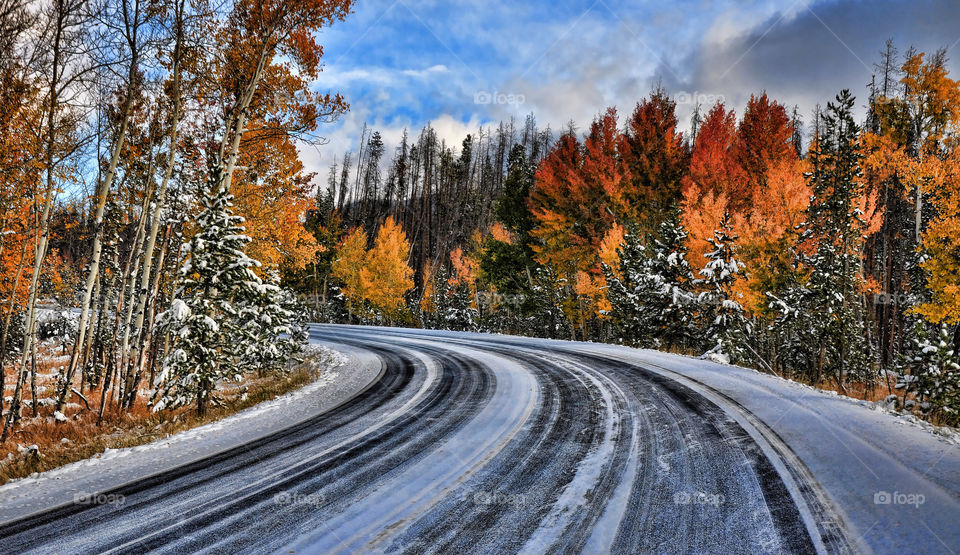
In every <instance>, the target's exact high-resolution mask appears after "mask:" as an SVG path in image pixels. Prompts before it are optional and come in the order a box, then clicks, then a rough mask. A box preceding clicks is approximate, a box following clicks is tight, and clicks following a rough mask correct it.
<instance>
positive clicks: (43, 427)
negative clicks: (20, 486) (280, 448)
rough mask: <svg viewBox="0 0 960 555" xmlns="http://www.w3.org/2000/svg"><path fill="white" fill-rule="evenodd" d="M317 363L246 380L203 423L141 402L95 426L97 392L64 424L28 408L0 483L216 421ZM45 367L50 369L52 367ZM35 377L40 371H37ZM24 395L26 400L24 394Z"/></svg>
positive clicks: (311, 372)
mask: <svg viewBox="0 0 960 555" xmlns="http://www.w3.org/2000/svg"><path fill="white" fill-rule="evenodd" d="M320 364H321V362H320V360H319V357H317V356H313V357H310V358H308V359H307V360H306V361H305V362H304V363H302V364H300V365H299V366H298V367H297V368H296V369H294V370H293V371H292V372H290V373H289V374H287V375H271V376H267V377H264V378H251V379H249V380H245V381H244V382H242V383H240V384H235V385H234V386H232V387H229V388H226V389H225V390H224V391H221V392H220V395H221V397H222V399H223V404H222V405H221V406H215V407H210V408H209V409H208V410H207V414H206V415H205V416H204V417H203V418H201V417H198V416H197V414H196V410H194V409H193V408H186V407H185V408H182V409H178V410H173V411H162V412H159V413H154V412H151V411H150V409H149V408H148V407H146V404H145V403H144V402H143V400H142V399H141V400H139V402H138V403H137V404H136V405H135V406H134V408H133V409H132V410H130V411H123V410H117V409H115V408H113V409H108V410H107V411H105V412H104V415H103V422H102V423H101V425H99V426H98V425H97V408H98V407H99V405H100V396H99V392H92V393H91V394H90V395H87V396H86V397H87V400H88V401H89V403H90V407H91V408H92V409H93V410H87V408H86V406H85V405H84V404H83V403H82V401H79V400H75V401H79V402H80V404H79V405H77V404H75V403H71V405H70V406H69V407H68V408H67V409H66V410H65V411H64V414H65V416H66V417H67V418H68V419H69V420H68V421H67V422H60V423H58V422H56V421H55V420H54V418H53V407H52V406H40V407H39V408H38V416H37V417H33V410H32V408H30V407H29V405H27V406H25V408H24V410H23V415H24V418H23V420H22V422H21V426H19V427H18V429H17V430H16V432H15V433H14V434H12V435H11V437H10V438H9V439H8V440H7V442H6V443H5V444H2V445H0V461H2V462H0V484H5V483H6V482H7V481H9V480H11V479H15V478H24V477H27V476H30V475H31V474H33V473H35V472H43V471H46V470H51V469H53V468H57V467H60V466H63V465H66V464H70V463H72V462H77V461H81V460H84V459H88V458H91V457H94V456H97V455H98V454H100V453H103V452H104V451H105V450H106V449H120V448H124V447H135V446H137V445H144V444H146V443H150V442H152V441H156V440H159V439H163V438H164V437H167V436H169V435H171V434H175V433H177V432H181V431H184V430H188V429H190V428H195V427H197V426H201V425H203V424H207V423H209V422H214V421H216V420H220V419H222V418H224V417H227V416H230V415H231V414H235V413H237V412H239V411H242V410H244V409H246V408H249V407H252V406H254V405H257V404H259V403H262V402H264V401H269V400H271V399H275V398H276V397H278V396H280V395H283V394H285V393H289V392H291V391H294V390H296V389H299V388H301V387H303V386H304V385H307V384H308V383H310V382H311V381H313V380H314V379H316V378H317V377H318V374H319V369H320ZM45 366H50V367H51V368H52V367H55V366H56V364H55V363H53V364H50V365H45ZM38 374H41V372H39V371H38ZM7 383H9V379H8V382H7ZM244 387H245V388H246V395H245V396H244V395H243V392H244V389H243V388H244ZM11 393H12V392H8V393H7V395H10V394H11ZM24 393H25V397H27V398H29V389H27V390H26V391H25V392H24ZM47 394H48V395H51V396H52V388H49V387H48V388H47ZM44 396H45V395H44V394H43V393H41V391H40V387H39V384H38V397H39V398H41V399H43V398H44ZM64 440H66V441H64ZM30 445H36V446H37V448H38V451H39V453H21V452H20V447H21V446H30Z"/></svg>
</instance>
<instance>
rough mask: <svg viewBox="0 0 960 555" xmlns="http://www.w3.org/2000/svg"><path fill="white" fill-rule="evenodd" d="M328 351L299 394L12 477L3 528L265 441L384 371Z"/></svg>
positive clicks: (352, 355) (364, 359) (342, 348)
mask: <svg viewBox="0 0 960 555" xmlns="http://www.w3.org/2000/svg"><path fill="white" fill-rule="evenodd" d="M329 347H330V348H332V349H335V350H330V349H327V348H324V347H319V348H320V349H325V350H327V351H328V356H327V358H328V359H329V360H331V361H332V363H333V364H332V366H333V367H332V368H331V369H330V370H328V371H325V372H323V373H322V374H321V376H320V378H319V379H318V380H316V381H315V382H313V383H311V384H309V385H307V386H306V387H304V388H302V389H300V390H298V391H295V392H293V393H289V394H287V395H283V396H281V397H278V398H277V399H274V400H272V401H268V402H265V403H261V404H259V405H257V406H255V407H251V408H249V409H247V410H244V411H242V412H239V413H237V414H235V415H232V416H229V417H227V418H224V419H222V420H219V421H217V422H212V423H210V424H206V425H203V426H199V427H197V428H193V429H190V430H186V431H184V432H180V433H178V434H174V435H171V436H169V437H167V438H165V439H163V440H160V441H156V442H153V443H149V444H146V445H140V446H137V447H130V448H125V449H107V451H106V452H104V453H102V454H100V455H99V456H97V457H94V458H91V459H87V460H85V461H79V462H76V463H73V464H69V465H66V466H63V467H60V468H57V469H54V470H50V471H48V472H44V473H41V474H35V475H33V476H31V477H28V478H23V479H20V480H11V481H10V482H8V483H7V484H4V485H3V486H0V524H2V523H5V522H10V521H13V520H17V519H21V518H23V517H25V516H28V515H31V514H34V513H37V512H40V511H43V510H48V509H50V508H53V507H57V506H61V505H68V504H72V503H74V501H75V498H76V497H77V496H78V495H90V494H96V493H99V492H103V491H107V490H112V489H115V488H117V487H119V486H122V485H124V484H129V483H135V482H136V481H138V480H142V479H144V478H147V477H149V476H152V475H155V474H158V473H162V472H164V471H168V470H171V469H173V468H177V467H180V466H183V465H187V464H190V463H193V462H196V461H198V460H201V459H204V458H206V457H209V456H211V455H214V454H216V453H219V452H222V451H224V450H227V449H233V448H236V447H238V446H241V445H243V444H245V443H248V442H251V441H254V440H257V439H259V438H262V437H266V436H269V435H270V434H272V433H275V432H276V431H279V430H282V429H284V428H287V427H289V426H291V425H293V424H295V423H297V422H300V421H302V420H306V419H308V418H311V417H314V416H316V415H317V414H320V413H322V412H325V411H327V410H329V409H330V408H332V407H335V406H337V405H339V404H340V403H342V402H344V401H345V400H347V399H349V398H351V397H352V396H353V395H355V394H356V392H357V391H359V390H361V389H362V388H364V387H366V386H367V385H369V384H370V383H371V382H372V381H373V380H374V379H375V378H376V377H377V375H378V374H379V372H380V371H381V364H380V361H379V360H378V359H377V358H376V357H374V356H373V355H371V354H370V353H369V352H367V351H359V350H356V349H354V348H353V347H350V346H347V345H336V344H330V345H329ZM315 348H317V347H315ZM0 551H5V550H0Z"/></svg>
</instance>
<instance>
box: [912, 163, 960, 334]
mask: <svg viewBox="0 0 960 555" xmlns="http://www.w3.org/2000/svg"><path fill="white" fill-rule="evenodd" d="M941 168H942V173H940V179H939V180H938V185H939V186H938V187H936V188H934V189H933V191H934V196H933V203H934V206H935V207H936V209H937V217H936V218H935V219H934V220H933V221H932V222H930V224H929V225H928V226H927V230H926V232H925V233H924V235H923V246H924V248H925V250H926V252H927V255H928V258H927V260H926V261H925V262H924V263H923V268H924V269H925V270H926V271H927V272H928V273H929V280H928V282H927V287H928V289H929V290H930V293H931V296H932V301H931V302H929V303H927V304H924V305H922V306H920V307H919V309H918V312H919V313H920V314H922V315H923V316H924V317H926V318H927V319H928V320H930V321H931V322H934V323H942V322H946V323H949V324H956V323H958V322H960V152H958V151H956V150H954V152H953V153H952V154H951V156H950V158H948V159H947V160H946V161H944V163H943V165H942V166H941Z"/></svg>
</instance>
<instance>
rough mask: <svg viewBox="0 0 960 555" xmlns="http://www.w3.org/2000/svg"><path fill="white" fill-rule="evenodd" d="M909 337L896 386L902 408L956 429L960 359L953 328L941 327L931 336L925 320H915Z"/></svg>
mask: <svg viewBox="0 0 960 555" xmlns="http://www.w3.org/2000/svg"><path fill="white" fill-rule="evenodd" d="M907 335H908V338H907V339H908V346H907V347H906V349H905V350H906V353H905V355H904V356H903V359H904V360H903V367H904V371H903V372H902V373H901V374H900V376H899V379H898V381H897V386H896V388H897V389H898V390H900V391H901V395H902V397H901V399H900V404H901V406H902V407H903V408H906V409H907V410H911V411H912V410H917V411H918V412H919V413H920V414H922V415H923V416H925V417H930V416H932V415H935V416H937V417H939V418H940V419H941V422H942V423H943V424H948V425H954V426H955V425H956V424H958V423H960V357H958V355H957V352H956V349H955V347H954V345H953V334H952V333H951V331H950V327H949V326H948V325H946V324H941V325H939V326H936V327H935V328H934V332H933V333H931V332H930V330H929V329H928V325H927V324H926V322H924V320H923V319H922V318H915V320H914V323H913V326H912V327H911V329H910V331H909V332H908V334H907Z"/></svg>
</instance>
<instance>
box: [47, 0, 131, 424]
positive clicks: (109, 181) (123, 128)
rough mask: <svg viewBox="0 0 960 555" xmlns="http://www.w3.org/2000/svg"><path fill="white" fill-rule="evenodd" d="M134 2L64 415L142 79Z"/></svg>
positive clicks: (61, 398) (63, 401)
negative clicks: (117, 113) (121, 99)
mask: <svg viewBox="0 0 960 555" xmlns="http://www.w3.org/2000/svg"><path fill="white" fill-rule="evenodd" d="M133 2H134V7H133V14H132V17H133V20H132V21H129V20H128V23H127V28H126V31H127V41H128V46H129V48H130V65H129V67H128V70H127V81H126V84H125V85H126V91H125V92H126V95H127V96H126V98H125V99H124V103H123V112H122V116H121V119H120V129H119V130H118V132H117V135H116V138H115V139H114V144H113V149H112V151H111V153H110V163H109V166H108V168H107V173H106V175H104V177H103V178H102V179H101V180H100V184H99V187H98V188H97V193H96V200H95V216H94V234H93V249H92V253H91V254H90V264H89V268H88V270H87V281H86V285H85V286H84V293H83V301H82V302H81V304H80V323H79V326H78V328H77V340H76V341H75V342H74V345H73V355H72V356H71V357H70V366H69V367H68V368H67V375H66V376H65V379H64V383H63V388H62V389H61V391H60V395H59V396H58V397H57V410H58V411H61V412H62V411H63V406H64V405H65V404H66V401H67V397H68V396H69V395H70V389H71V386H72V383H73V375H74V373H75V372H76V370H77V364H78V362H79V360H80V354H81V353H82V352H83V350H84V342H85V341H86V339H87V336H86V331H87V320H88V319H89V316H90V302H91V299H92V297H93V286H94V284H95V283H96V280H97V276H98V274H99V272H100V256H101V254H102V252H103V224H104V221H103V216H104V209H105V207H106V204H107V195H108V194H109V193H110V189H111V188H112V187H113V180H114V178H115V177H116V175H117V165H118V164H119V162H120V155H121V153H122V151H123V146H124V144H125V142H126V137H127V128H128V127H129V125H130V114H131V112H132V111H133V97H134V93H135V90H136V83H137V79H138V73H139V56H140V50H139V49H140V45H139V43H138V42H137V40H138V39H137V34H138V32H139V28H140V25H141V23H142V21H141V19H140V5H139V0H133ZM123 10H124V14H125V15H126V11H127V4H126V0H124V1H123Z"/></svg>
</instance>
